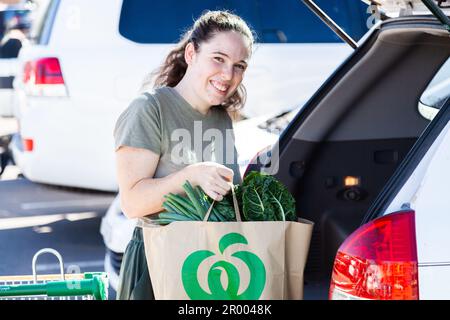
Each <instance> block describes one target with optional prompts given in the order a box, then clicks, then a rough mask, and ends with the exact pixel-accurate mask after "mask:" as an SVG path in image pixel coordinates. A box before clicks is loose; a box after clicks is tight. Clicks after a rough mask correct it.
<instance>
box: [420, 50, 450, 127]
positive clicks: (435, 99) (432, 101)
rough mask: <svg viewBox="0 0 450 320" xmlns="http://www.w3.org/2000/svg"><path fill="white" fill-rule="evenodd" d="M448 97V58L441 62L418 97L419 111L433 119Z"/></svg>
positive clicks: (449, 78)
mask: <svg viewBox="0 0 450 320" xmlns="http://www.w3.org/2000/svg"><path fill="white" fill-rule="evenodd" d="M449 98H450V58H449V59H448V60H447V61H446V62H445V63H444V64H443V66H442V67H441V68H440V69H439V71H438V72H437V73H436V75H435V76H434V78H433V80H431V82H430V83H429V84H428V86H427V88H426V89H425V91H424V93H423V94H422V96H421V97H420V101H419V108H418V109H419V112H420V114H421V115H422V116H423V117H424V118H425V119H428V120H433V118H434V117H435V116H436V114H437V113H438V112H439V110H440V109H441V108H442V107H443V106H444V104H445V102H446V101H447V100H448V99H449Z"/></svg>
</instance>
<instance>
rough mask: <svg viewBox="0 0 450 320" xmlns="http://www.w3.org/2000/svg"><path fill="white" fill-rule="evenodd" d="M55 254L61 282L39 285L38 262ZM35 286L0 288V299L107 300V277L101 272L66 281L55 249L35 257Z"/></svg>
mask: <svg viewBox="0 0 450 320" xmlns="http://www.w3.org/2000/svg"><path fill="white" fill-rule="evenodd" d="M46 252H48V253H52V254H54V255H55V256H56V257H57V258H58V260H59V264H60V270H61V281H52V282H47V283H37V275H36V260H37V257H38V256H39V255H40V254H42V253H46ZM32 268H33V282H34V283H33V284H24V285H12V286H0V297H12V296H35V295H47V296H49V297H55V296H83V295H92V296H93V297H94V298H95V299H96V300H106V299H107V293H106V292H107V289H106V288H107V286H106V285H105V281H107V280H106V277H105V274H104V273H101V272H86V273H84V274H83V279H71V280H65V275H64V264H63V260H62V257H61V255H60V254H59V253H58V252H57V251H56V250H54V249H50V248H46V249H42V250H40V251H38V252H37V253H36V254H35V255H34V257H33V263H32Z"/></svg>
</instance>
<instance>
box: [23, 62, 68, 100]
mask: <svg viewBox="0 0 450 320" xmlns="http://www.w3.org/2000/svg"><path fill="white" fill-rule="evenodd" d="M23 82H24V84H25V91H26V93H27V94H28V95H31V96H51V97H65V96H67V89H66V86H65V83H64V78H63V75H62V70H61V66H60V63H59V60H58V58H54V57H50V58H41V59H38V60H33V61H28V62H27V63H25V66H24V70H23Z"/></svg>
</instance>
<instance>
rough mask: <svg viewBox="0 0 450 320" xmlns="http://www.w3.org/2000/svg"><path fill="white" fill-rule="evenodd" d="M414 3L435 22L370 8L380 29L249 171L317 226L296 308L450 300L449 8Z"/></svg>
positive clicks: (399, 5)
mask: <svg viewBox="0 0 450 320" xmlns="http://www.w3.org/2000/svg"><path fill="white" fill-rule="evenodd" d="M423 1H424V2H426V3H427V5H428V6H429V7H430V8H431V9H432V10H433V12H434V13H433V15H434V16H433V15H431V14H430V13H429V12H428V11H425V10H426V7H425V6H423V4H422V2H421V1H418V0H414V1H411V0H404V1H399V0H395V1H389V0H386V1H382V0H379V1H377V2H378V3H379V7H378V9H379V10H381V11H383V17H384V18H383V21H382V22H381V23H379V24H376V25H375V26H374V27H373V28H372V29H371V30H370V31H369V32H368V33H367V34H366V35H365V36H364V38H363V39H362V40H360V41H359V42H358V43H357V48H356V50H355V51H354V52H353V54H352V55H351V56H350V57H349V59H347V60H346V61H345V62H344V63H343V64H342V65H340V66H339V67H338V68H337V69H336V71H335V72H334V73H333V75H332V76H330V77H329V78H328V80H327V81H326V82H325V83H324V84H323V85H322V86H321V88H320V89H319V90H317V92H316V93H315V94H314V95H313V97H312V98H311V99H310V100H309V101H308V102H307V103H306V104H305V105H304V106H302V107H301V108H300V110H299V112H298V113H297V114H296V115H295V117H294V118H293V119H292V121H291V122H290V123H289V125H288V126H287V127H286V129H285V130H283V132H282V133H281V135H280V137H279V139H278V140H277V142H276V143H275V145H273V146H272V147H271V148H270V149H269V150H268V151H267V152H262V153H261V154H260V155H259V156H257V157H256V160H257V161H255V163H254V164H250V165H249V167H248V168H247V172H248V171H250V170H261V171H263V172H267V173H269V174H273V175H274V176H275V177H276V178H277V179H278V180H280V181H281V182H282V183H283V184H284V185H286V186H287V188H288V189H289V191H290V192H291V193H292V195H293V196H294V197H295V200H296V209H297V212H298V215H299V216H300V217H301V218H305V219H308V220H311V221H313V222H314V223H315V226H314V230H313V235H312V240H311V246H310V250H309V256H308V260H307V264H306V268H305V273H304V279H305V284H304V298H305V299H328V298H330V299H382V300H417V299H424V300H427V299H450V292H449V290H448V284H449V283H450V251H449V250H448V248H447V244H448V243H450V233H449V232H448V229H449V228H450V216H449V215H448V208H449V207H450V197H449V196H448V187H447V184H448V180H447V179H449V178H450V170H448V168H449V166H450V88H449V87H448V86H447V85H446V83H448V79H449V78H450V36H449V30H450V20H449V19H448V17H447V16H448V15H449V14H450V10H449V9H448V8H447V9H444V8H442V10H441V9H439V8H438V7H437V5H438V1H430V0H423ZM385 5H388V7H385ZM419 12H420V13H421V15H415V14H416V13H419ZM424 14H425V15H424ZM391 15H392V17H391ZM436 17H439V18H438V19H436ZM433 109H438V110H434V111H433ZM330 280H331V281H330Z"/></svg>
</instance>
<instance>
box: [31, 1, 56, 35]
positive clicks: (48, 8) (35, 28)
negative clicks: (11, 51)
mask: <svg viewBox="0 0 450 320" xmlns="http://www.w3.org/2000/svg"><path fill="white" fill-rule="evenodd" d="M56 4H57V1H55V0H39V1H35V2H34V8H33V12H32V16H31V17H32V20H33V23H32V26H31V30H30V37H31V40H32V41H33V42H35V43H38V44H46V43H47V42H48V38H49V32H50V29H51V28H49V24H52V23H53V21H52V20H53V19H52V11H53V9H56V8H55V5H56Z"/></svg>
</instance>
